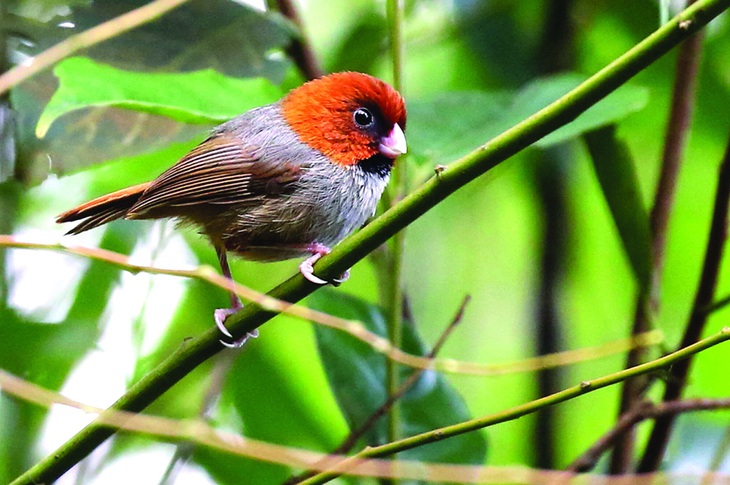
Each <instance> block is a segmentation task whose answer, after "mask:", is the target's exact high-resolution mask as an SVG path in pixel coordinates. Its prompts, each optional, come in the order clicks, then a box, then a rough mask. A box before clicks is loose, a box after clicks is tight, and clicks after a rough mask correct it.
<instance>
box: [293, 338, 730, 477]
mask: <svg viewBox="0 0 730 485" xmlns="http://www.w3.org/2000/svg"><path fill="white" fill-rule="evenodd" d="M709 339H721V340H730V327H726V328H724V329H723V330H722V332H720V333H719V334H716V335H714V336H713V337H709V338H708V339H703V340H701V341H700V342H697V343H695V344H693V345H690V346H689V347H686V348H684V349H682V350H681V351H678V352H673V353H671V354H669V355H666V356H664V357H660V358H658V359H656V360H653V361H651V362H647V363H645V364H641V365H638V366H636V367H632V368H631V369H624V370H622V371H619V372H616V373H614V374H611V375H610V376H605V377H602V378H599V379H594V380H590V381H583V382H581V383H580V384H579V385H577V386H573V387H570V388H568V389H565V390H563V391H560V392H556V393H555V394H551V395H550V396H545V397H542V398H540V399H536V400H534V401H530V402H529V403H525V404H522V405H520V406H516V407H513V408H511V409H507V410H504V411H501V412H499V413H495V414H491V415H489V416H484V417H481V418H476V419H472V420H470V421H465V422H463V423H460V424H456V425H452V426H446V427H443V428H440V429H435V430H433V431H429V432H427V433H422V434H419V435H416V436H412V437H410V438H406V439H403V440H399V441H397V442H393V443H388V444H386V445H381V446H375V447H372V448H366V449H364V450H363V451H361V452H360V453H357V454H356V455H353V456H350V457H348V458H347V459H345V460H343V461H341V462H339V463H335V464H333V467H332V469H331V470H329V471H326V472H323V473H320V474H318V475H316V476H314V477H312V478H310V479H308V480H305V481H303V482H301V485H315V484H322V483H327V482H329V481H330V480H332V479H334V478H336V477H338V476H341V475H344V474H349V473H352V472H353V470H356V469H357V466H359V460H361V459H363V458H382V457H385V456H391V455H393V454H395V453H399V452H402V451H405V450H410V449H412V448H416V447H419V446H423V445H426V444H429V443H435V442H437V441H441V440H444V439H447V438H450V437H452V436H458V435H461V434H464V433H468V432H471V431H476V430H478V429H482V428H486V427H489V426H493V425H495V424H499V423H504V422H507V421H511V420H514V419H517V418H520V417H522V416H525V415H527V414H531V413H534V412H535V411H537V410H538V409H544V408H545V407H547V406H553V405H555V404H559V403H561V402H565V401H568V400H570V399H574V398H576V397H578V396H581V395H583V394H585V393H587V392H592V391H595V390H598V389H602V388H604V387H607V386H610V385H614V384H617V383H618V382H622V381H624V380H626V379H630V378H632V377H636V376H638V375H644V374H647V373H650V372H657V371H659V370H661V369H664V368H666V367H669V366H671V365H676V363H675V362H678V361H679V360H684V359H687V358H689V357H691V356H692V355H694V354H696V353H697V352H699V351H701V350H704V349H706V348H708V347H707V345H708V344H710V343H711V342H714V341H713V340H709ZM700 346H701V347H703V348H702V349H701V350H700Z"/></svg>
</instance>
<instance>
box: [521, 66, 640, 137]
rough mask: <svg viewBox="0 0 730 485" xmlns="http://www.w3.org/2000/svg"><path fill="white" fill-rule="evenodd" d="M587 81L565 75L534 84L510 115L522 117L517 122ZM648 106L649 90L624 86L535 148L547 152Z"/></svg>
mask: <svg viewBox="0 0 730 485" xmlns="http://www.w3.org/2000/svg"><path fill="white" fill-rule="evenodd" d="M585 79H586V78H585V77H584V76H580V75H577V74H565V75H560V76H555V77H553V78H549V79H547V80H546V81H545V82H543V81H541V80H538V81H535V82H532V83H530V84H529V85H528V86H527V87H526V88H525V89H523V90H521V91H520V93H519V94H518V96H517V99H516V100H515V103H514V105H513V107H512V110H510V113H511V114H516V113H519V114H518V115H517V118H518V119H515V122H517V121H519V120H522V119H524V118H527V117H528V116H530V115H532V114H534V113H535V112H536V111H538V110H539V109H542V108H544V107H545V106H547V105H548V104H550V103H552V102H553V101H555V100H556V99H558V98H560V97H561V96H563V95H564V94H567V93H568V91H570V90H571V89H574V88H575V87H577V86H578V84H580V83H581V82H583V81H585ZM648 103H649V90H648V89H647V88H645V87H642V86H634V85H631V84H625V85H623V86H621V87H620V88H619V89H617V90H616V91H614V92H613V93H611V94H609V95H608V96H606V97H605V98H604V99H602V100H601V101H600V102H598V103H597V104H595V105H593V106H592V107H590V108H589V109H588V110H587V111H586V112H585V113H583V114H581V115H580V116H578V118H576V119H575V120H573V121H572V122H570V123H568V124H567V125H565V126H563V127H561V128H560V129H558V130H556V131H553V132H552V133H550V134H549V135H547V136H545V137H544V138H542V139H540V140H538V141H537V142H536V143H535V145H536V146H539V147H541V148H545V147H548V146H551V145H556V144H558V143H563V142H564V141H567V140H570V139H572V138H575V137H576V136H578V135H580V134H582V133H585V132H586V131H589V130H593V129H595V128H598V127H600V126H604V125H607V124H610V123H615V122H617V121H619V120H621V119H623V118H625V117H627V116H628V115H630V114H631V113H635V112H637V111H641V110H642V109H644V108H645V107H646V105H647V104H648Z"/></svg>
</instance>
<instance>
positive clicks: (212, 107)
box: [36, 57, 282, 137]
mask: <svg viewBox="0 0 730 485" xmlns="http://www.w3.org/2000/svg"><path fill="white" fill-rule="evenodd" d="M55 74H56V76H57V77H58V79H59V82H60V85H59V88H58V90H57V91H56V93H55V94H54V95H53V97H52V98H51V100H50V101H49V103H48V105H47V106H46V108H45V110H43V113H42V114H41V116H40V119H39V120H38V125H37V127H36V134H37V135H38V136H39V137H43V136H44V135H45V134H46V133H47V132H48V129H49V127H50V126H51V123H53V121H54V120H56V119H58V118H59V117H60V116H62V115H64V114H66V113H69V112H72V111H76V110H80V109H82V108H89V107H94V106H96V107H99V106H114V107H118V108H126V109H132V110H136V111H141V112H144V113H150V114H155V115H162V116H166V117H168V118H173V119H175V120H177V121H182V122H185V123H214V122H222V121H225V120H228V119H230V118H232V117H233V116H236V115H237V114H240V113H242V112H244V111H247V110H249V109H251V108H254V107H257V106H261V105H264V104H268V103H271V102H274V101H276V100H277V99H279V98H280V97H281V96H282V92H281V90H280V89H279V88H278V87H276V86H275V85H274V84H272V83H271V81H269V80H268V79H265V78H254V79H235V78H230V77H227V76H224V75H222V74H219V73H217V72H215V71H213V70H211V69H206V70H203V71H195V72H191V73H185V74H148V73H141V72H130V71H123V70H120V69H116V68H114V67H111V66H107V65H104V64H98V63H96V62H94V61H92V60H91V59H87V58H84V57H73V58H70V59H67V60H65V61H64V62H62V63H61V64H59V65H58V66H57V67H56V69H55Z"/></svg>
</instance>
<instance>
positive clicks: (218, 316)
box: [213, 245, 259, 349]
mask: <svg viewBox="0 0 730 485" xmlns="http://www.w3.org/2000/svg"><path fill="white" fill-rule="evenodd" d="M215 252H216V254H218V262H219V263H220V265H221V272H222V273H223V276H225V277H226V278H228V279H229V280H231V281H233V277H232V276H231V268H230V267H229V266H228V257H227V256H226V249H225V248H223V247H220V246H217V245H216V248H215ZM230 295H231V307H230V308H218V309H217V310H216V311H215V312H213V319H214V320H215V325H216V326H217V327H218V330H220V331H221V333H222V334H223V335H225V336H226V337H228V338H231V339H232V338H233V335H231V332H229V331H228V329H227V328H226V326H225V325H224V324H225V321H226V318H228V316H229V315H233V314H234V313H236V312H237V311H238V310H240V309H241V308H243V304H242V303H241V300H240V299H239V298H238V295H236V294H235V293H234V292H232V291H231V293H230ZM258 336H259V331H258V330H254V331H253V332H249V333H247V334H246V335H244V336H243V337H242V338H240V339H239V340H234V341H233V342H230V343H229V342H224V341H223V340H221V341H220V342H221V343H222V344H223V345H225V346H226V347H230V348H234V349H237V348H239V347H241V346H242V345H243V344H245V343H246V340H248V339H249V337H250V338H256V337H258Z"/></svg>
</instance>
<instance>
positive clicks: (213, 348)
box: [14, 0, 730, 485]
mask: <svg viewBox="0 0 730 485" xmlns="http://www.w3.org/2000/svg"><path fill="white" fill-rule="evenodd" d="M729 7H730V0H702V1H699V2H697V3H695V4H694V5H693V6H691V7H689V8H688V9H686V10H684V11H683V12H682V13H680V14H679V15H678V16H677V17H675V18H674V19H672V20H671V21H670V22H668V23H666V24H665V25H663V26H662V27H661V28H659V29H658V30H657V31H656V32H654V33H653V34H651V35H650V36H649V37H647V38H646V39H644V40H643V41H642V42H640V43H639V44H637V45H636V46H634V47H633V48H632V49H630V50H629V51H628V52H627V53H626V54H624V55H622V56H621V57H619V58H618V59H616V60H615V61H614V62H612V63H611V64H609V65H608V66H606V67H605V68H603V69H602V70H601V71H599V72H598V73H596V74H595V75H593V76H592V77H591V78H589V79H588V80H586V81H585V82H584V83H582V84H581V85H580V86H578V87H577V88H575V89H574V90H572V91H571V92H570V93H568V94H567V95H565V96H563V97H562V98H560V99H558V100H557V101H555V102H554V103H552V104H550V105H549V106H547V107H546V108H544V109H542V110H540V111H539V112H537V113H535V114H534V115H532V116H531V117H529V118H527V119H526V120H524V121H523V122H521V123H519V124H517V125H516V126H514V127H513V128H511V129H509V130H507V131H505V132H504V133H502V134H501V135H499V136H498V137H496V138H495V139H493V140H492V141H490V142H488V143H487V144H486V145H483V146H481V147H479V148H477V149H476V150H474V151H473V152H471V153H469V154H468V155H466V156H464V157H463V158H461V159H459V160H457V161H456V162H454V163H453V164H451V165H450V166H449V167H447V168H446V169H445V170H443V171H441V172H439V173H438V174H437V176H435V177H433V178H432V179H430V180H429V181H427V182H426V183H425V184H423V185H422V186H421V187H419V188H418V189H416V190H415V191H414V192H413V193H411V194H410V195H409V196H408V197H406V198H405V199H403V201H401V202H400V203H398V204H397V205H396V206H394V207H393V208H391V209H390V210H388V211H387V212H385V213H384V214H383V215H382V216H380V217H378V218H377V219H376V220H375V221H373V222H372V223H371V224H369V225H368V226H366V227H365V228H363V229H362V230H361V231H359V232H357V233H355V234H354V235H352V236H350V237H348V238H347V239H346V240H344V241H343V242H342V243H340V244H339V245H338V246H336V247H335V248H334V250H333V251H332V252H331V253H330V254H329V255H327V256H325V257H323V258H322V259H321V260H320V261H319V262H318V264H317V275H319V276H320V277H322V278H324V279H332V278H335V277H337V276H338V275H340V274H342V273H343V272H344V271H345V270H347V269H348V268H350V267H351V266H353V265H354V264H355V263H356V262H357V261H359V260H361V259H363V258H364V257H365V256H367V254H368V253H370V252H371V251H373V250H374V249H375V248H377V247H378V246H380V245H381V244H383V243H384V242H385V241H387V240H388V239H389V238H390V237H392V236H393V235H394V234H395V233H397V232H398V231H400V230H401V229H403V228H404V227H406V226H407V225H408V224H410V223H412V222H413V221H415V220H416V219H418V218H419V217H420V216H421V215H423V214H424V213H426V212H427V211H428V210H429V209H431V208H432V207H434V206H435V205H436V204H438V203H439V202H441V201H442V200H444V199H445V198H446V197H448V196H449V195H451V194H452V193H454V192H455V191H456V190H458V189H459V188H461V187H463V186H464V185H466V184H467V183H469V182H471V181H472V180H474V179H476V178H477V177H479V176H480V175H482V174H484V173H486V172H488V171H489V170H491V169H492V168H494V167H495V166H496V165H498V164H499V163H501V162H503V161H504V160H506V159H507V158H509V157H511V156H512V155H514V154H516V153H517V152H519V151H520V150H523V149H524V148H526V147H528V146H530V145H531V144H532V143H534V142H536V141H537V140H539V139H540V138H542V137H544V136H545V135H547V134H548V133H550V132H552V131H554V130H556V129H557V128H559V127H560V126H563V125H565V124H567V123H569V122H571V121H572V120H574V119H575V118H576V117H577V116H578V115H580V114H581V113H583V112H584V111H585V110H587V109H588V108H590V107H591V106H592V105H594V104H596V103H597V102H598V101H600V100H601V99H603V98H604V97H605V96H607V95H608V94H609V93H611V92H612V91H614V90H615V89H616V88H618V87H619V86H621V85H622V84H624V83H625V82H626V81H628V80H629V79H631V78H632V77H633V76H634V75H636V74H637V73H638V72H640V71H641V70H642V69H644V68H646V67H647V66H649V65H650V64H651V63H652V62H654V61H656V60H657V59H659V58H660V57H661V56H662V55H664V54H666V53H667V52H668V51H669V50H671V49H672V48H673V47H675V46H676V45H677V44H679V43H680V42H681V41H682V40H684V39H686V38H687V37H689V36H690V35H692V34H694V33H696V32H697V31H698V30H699V29H701V28H702V27H703V26H704V25H706V24H707V23H708V22H709V21H710V20H712V19H713V18H714V17H716V16H718V15H719V14H720V13H722V12H723V11H725V10H726V9H728V8H729ZM316 289H317V286H316V285H314V284H312V283H310V282H308V281H307V280H305V279H304V277H303V276H301V275H300V274H297V275H295V276H293V277H292V278H290V279H289V280H287V281H285V282H284V283H282V284H281V285H279V286H278V287H276V288H274V289H273V290H272V291H271V293H270V296H272V297H274V298H278V299H281V300H285V301H289V302H292V303H293V302H296V301H299V300H301V299H302V298H304V297H305V296H307V295H309V294H310V293H312V292H314V291H315V290H316ZM274 316H276V313H274V312H271V311H268V310H264V309H263V308H261V307H260V306H258V305H256V304H250V305H246V306H245V307H244V308H243V309H242V310H241V311H239V312H238V313H236V314H235V315H232V316H231V317H230V318H229V320H227V321H226V323H227V324H228V329H229V330H230V332H231V334H232V335H233V338H240V337H242V336H243V335H244V334H246V333H249V332H251V331H253V330H254V329H256V328H258V327H259V326H261V325H262V324H264V323H265V322H267V321H268V320H270V319H271V318H273V317H274ZM218 339H219V335H218V330H217V329H216V328H211V329H210V330H209V331H207V332H205V333H203V334H202V335H200V336H199V337H197V338H195V339H192V340H190V341H188V342H185V343H184V344H183V345H182V346H181V347H180V348H179V349H178V350H177V351H176V352H174V353H173V354H172V355H171V356H170V357H168V358H167V359H166V360H165V361H163V362H162V363H160V364H159V365H158V366H157V367H155V368H154V369H153V370H152V371H151V372H150V373H149V374H147V375H145V376H144V377H143V378H142V379H141V380H140V381H139V382H137V383H136V384H134V385H133V386H132V387H131V389H130V390H129V391H128V392H127V393H126V394H124V395H123V396H122V397H121V398H120V399H119V400H118V401H117V402H116V403H114V404H113V405H112V408H113V409H115V410H126V411H131V412H139V411H141V410H142V409H144V408H145V407H147V406H148V405H149V404H150V403H152V402H153V401H154V400H155V399H157V398H158V397H159V396H160V395H162V394H163V393H164V392H165V391H166V390H168V389H169V388H171V387H172V386H173V385H174V384H175V383H177V382H178V381H180V380H181V379H182V378H183V377H184V376H185V375H187V374H188V373H189V372H190V371H192V370H193V369H195V368H196V367H197V366H198V365H200V364H201V363H203V362H205V361H206V360H207V359H209V358H210V357H212V356H213V355H215V354H217V353H218V352H220V351H221V350H222V347H221V345H220V343H219V341H218ZM114 431H115V430H114V429H113V428H110V427H108V426H104V425H102V424H99V423H91V424H90V425H88V426H87V427H86V428H84V429H83V430H81V431H80V432H79V433H78V434H76V436H74V437H73V438H71V439H70V440H69V441H67V442H66V443H65V444H63V445H62V446H61V447H60V448H59V449H57V450H56V451H55V452H53V453H51V454H50V455H49V456H48V457H46V458H44V459H43V460H41V461H40V462H39V463H37V464H36V465H35V466H34V467H32V468H31V469H30V470H28V471H27V472H26V473H24V474H23V475H22V476H21V477H19V478H18V479H17V480H16V481H15V482H14V483H15V485H20V484H31V483H44V482H51V481H53V480H55V479H57V478H58V477H59V476H61V475H62V474H63V473H65V472H66V471H67V470H68V469H69V468H71V467H72V466H73V465H74V464H76V463H78V462H79V461H80V460H81V459H83V458H84V457H85V456H86V455H88V454H89V453H91V451H93V450H94V449H95V448H96V447H97V446H99V445H100V444H101V443H102V442H104V441H105V440H106V439H107V438H109V437H110V436H111V435H112V434H114Z"/></svg>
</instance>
